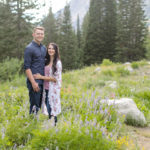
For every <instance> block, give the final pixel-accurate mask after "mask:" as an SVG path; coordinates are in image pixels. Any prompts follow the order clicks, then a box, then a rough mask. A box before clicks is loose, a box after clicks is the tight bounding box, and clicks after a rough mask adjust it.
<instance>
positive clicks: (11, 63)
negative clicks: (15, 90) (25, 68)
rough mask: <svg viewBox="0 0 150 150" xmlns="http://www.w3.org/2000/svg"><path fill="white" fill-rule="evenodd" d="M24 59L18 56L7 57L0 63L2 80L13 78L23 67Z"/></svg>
mask: <svg viewBox="0 0 150 150" xmlns="http://www.w3.org/2000/svg"><path fill="white" fill-rule="evenodd" d="M22 65H23V61H22V60H19V59H17V58H11V59H9V58H7V59H5V60H4V61H3V62H1V63H0V78H1V81H5V80H9V81H10V80H12V79H14V77H15V76H16V75H18V74H19V73H20V71H21V69H22Z"/></svg>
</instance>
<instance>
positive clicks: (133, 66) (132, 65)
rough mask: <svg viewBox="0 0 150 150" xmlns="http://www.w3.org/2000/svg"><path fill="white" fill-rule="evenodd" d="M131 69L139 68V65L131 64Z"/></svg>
mask: <svg viewBox="0 0 150 150" xmlns="http://www.w3.org/2000/svg"><path fill="white" fill-rule="evenodd" d="M131 67H132V68H133V69H138V68H139V64H138V63H137V62H132V64H131Z"/></svg>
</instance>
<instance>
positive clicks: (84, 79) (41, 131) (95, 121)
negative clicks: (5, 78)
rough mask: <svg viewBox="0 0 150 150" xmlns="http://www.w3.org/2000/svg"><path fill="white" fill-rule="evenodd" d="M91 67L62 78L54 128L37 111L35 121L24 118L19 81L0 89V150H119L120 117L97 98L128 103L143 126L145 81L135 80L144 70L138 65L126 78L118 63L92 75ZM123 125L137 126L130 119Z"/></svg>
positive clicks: (147, 105) (24, 103) (24, 100)
mask: <svg viewBox="0 0 150 150" xmlns="http://www.w3.org/2000/svg"><path fill="white" fill-rule="evenodd" d="M136 63H137V64H138V65H139V66H140V63H141V64H146V62H144V61H143V62H136ZM97 67H98V65H93V66H91V67H85V68H84V69H82V70H77V71H70V72H65V73H63V76H62V79H63V85H62V89H61V107H62V113H61V114H60V115H59V116H58V123H57V126H53V125H52V121H53V120H48V119H47V118H48V117H47V116H44V115H43V114H41V112H39V114H38V116H34V115H29V112H28V111H29V100H28V91H27V88H26V87H25V86H26V85H25V83H24V82H25V78H24V76H21V78H19V77H18V79H17V77H16V78H15V80H13V81H11V82H5V83H2V84H0V131H1V132H0V149H27V150H38V149H39V150H42V149H43V150H45V149H62V150H63V149H64V150H66V149H70V150H76V149H81V150H82V149H87V150H91V149H96V150H100V149H102V150H110V149H112V150H114V149H116V150H119V148H118V145H117V141H118V138H119V137H120V136H122V134H123V133H122V128H123V122H124V117H122V116H119V115H118V114H117V113H116V111H115V106H108V105H107V104H105V103H102V100H101V99H103V100H106V101H107V99H109V98H113V99H115V98H116V99H119V98H122V97H130V98H133V99H134V101H135V103H136V104H137V107H138V108H139V109H140V110H141V111H142V112H143V113H144V115H145V117H146V119H148V120H147V121H149V119H150V118H149V114H150V111H149V109H150V101H149V100H150V94H149V84H150V80H149V78H148V77H143V76H141V72H144V71H147V70H148V69H149V68H148V67H149V66H148V65H146V66H145V65H143V66H141V68H140V69H136V70H135V72H137V73H136V74H132V73H131V74H128V75H127V73H126V72H124V66H123V65H121V64H119V67H118V64H115V63H113V64H112V65H100V67H101V70H100V72H94V70H95V69H96V68H97ZM117 68H121V69H120V70H119V71H117ZM122 68H123V70H122ZM93 72H94V73H93ZM105 73H106V74H105ZM144 73H145V72H144ZM109 81H116V83H117V87H116V88H111V87H108V86H107V83H108V82H109ZM19 83H20V84H19ZM141 89H143V90H141ZM126 123H127V124H130V125H134V126H135V125H136V126H139V125H140V126H143V124H142V123H141V122H136V121H135V120H134V118H131V116H130V115H129V116H127V120H126ZM127 148H128V149H129V147H128V146H126V147H125V149H127Z"/></svg>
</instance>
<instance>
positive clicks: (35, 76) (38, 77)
mask: <svg viewBox="0 0 150 150" xmlns="http://www.w3.org/2000/svg"><path fill="white" fill-rule="evenodd" d="M33 77H34V79H41V78H42V76H41V75H40V74H39V73H37V74H34V75H33Z"/></svg>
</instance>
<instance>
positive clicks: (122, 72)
mask: <svg viewBox="0 0 150 150" xmlns="http://www.w3.org/2000/svg"><path fill="white" fill-rule="evenodd" d="M116 73H117V74H118V75H119V76H127V75H129V74H130V72H129V71H128V70H126V69H125V68H124V67H117V68H116Z"/></svg>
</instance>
